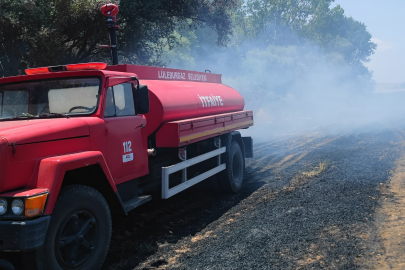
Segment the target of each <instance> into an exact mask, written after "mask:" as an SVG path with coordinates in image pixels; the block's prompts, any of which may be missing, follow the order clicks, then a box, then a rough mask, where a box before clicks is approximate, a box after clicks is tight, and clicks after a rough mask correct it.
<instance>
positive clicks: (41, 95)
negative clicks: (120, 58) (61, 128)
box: [0, 78, 100, 119]
mask: <svg viewBox="0 0 405 270" xmlns="http://www.w3.org/2000/svg"><path fill="white" fill-rule="evenodd" d="M99 89H100V79H98V78H68V79H55V80H44V81H35V82H23V83H15V84H8V85H0V119H1V118H2V119H4V118H13V117H14V118H19V117H21V118H24V117H26V118H30V117H41V116H52V115H54V116H57V115H76V114H90V113H93V112H94V111H95V110H96V108H97V104H98V95H99Z"/></svg>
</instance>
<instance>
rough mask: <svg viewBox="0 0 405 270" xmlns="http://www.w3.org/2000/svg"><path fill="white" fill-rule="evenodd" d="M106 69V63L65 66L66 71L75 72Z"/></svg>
mask: <svg viewBox="0 0 405 270" xmlns="http://www.w3.org/2000/svg"><path fill="white" fill-rule="evenodd" d="M106 67H107V64H106V63H101V62H94V63H83V64H72V65H67V66H66V69H67V70H68V71H76V70H89V69H105V68H106Z"/></svg>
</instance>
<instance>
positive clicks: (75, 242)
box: [0, 4, 253, 270]
mask: <svg viewBox="0 0 405 270" xmlns="http://www.w3.org/2000/svg"><path fill="white" fill-rule="evenodd" d="M101 11H102V12H103V14H104V15H106V17H107V28H108V30H109V32H110V36H111V38H110V40H111V44H110V45H107V46H104V47H106V48H109V49H111V54H112V58H113V61H112V62H113V65H111V66H107V64H105V63H81V64H69V65H60V66H51V67H40V68H31V69H27V70H26V75H21V76H14V77H7V78H1V79H0V174H1V175H0V228H1V229H0V252H1V253H2V255H3V256H2V257H6V258H7V254H9V252H21V253H22V254H23V255H24V258H29V268H30V269H33V268H34V267H37V268H38V269H52V270H53V269H99V268H100V267H101V266H102V263H103V261H104V258H105V256H106V254H107V252H108V247H109V243H110V238H111V224H112V221H111V216H112V214H123V215H125V214H127V213H128V212H129V211H131V210H133V209H135V208H137V207H139V206H141V205H143V204H145V203H147V202H148V201H150V200H152V199H168V198H170V197H172V196H175V195H176V194H178V193H179V192H182V191H184V190H186V189H187V188H189V187H191V186H193V185H196V184H198V183H199V182H201V181H204V180H206V179H208V178H210V179H212V180H213V181H214V182H215V183H216V184H217V185H218V186H219V187H220V189H221V190H222V191H224V192H234V193H236V192H238V191H239V190H240V189H241V188H242V182H243V176H244V167H245V159H246V158H251V157H252V156H253V146H252V139H251V138H250V137H242V136H241V134H240V133H239V132H238V130H241V129H246V128H249V127H250V126H252V125H253V112H252V111H246V110H244V100H243V97H242V96H241V95H240V94H239V93H238V92H237V91H236V90H234V89H232V88H231V87H228V86H226V85H224V84H222V82H221V75H219V74H213V73H209V72H196V71H188V70H178V69H170V68H162V67H149V66H138V65H130V64H118V52H117V49H118V45H117V43H116V41H117V38H116V32H117V30H118V26H117V24H116V18H115V17H116V15H117V14H118V6H116V5H113V4H107V5H104V6H103V7H102V9H101ZM155 194H157V196H156V195H155ZM152 195H153V197H152ZM4 254H5V255H6V256H4Z"/></svg>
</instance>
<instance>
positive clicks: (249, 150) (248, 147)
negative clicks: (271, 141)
mask: <svg viewBox="0 0 405 270" xmlns="http://www.w3.org/2000/svg"><path fill="white" fill-rule="evenodd" d="M242 141H243V144H244V146H245V158H253V139H252V137H242Z"/></svg>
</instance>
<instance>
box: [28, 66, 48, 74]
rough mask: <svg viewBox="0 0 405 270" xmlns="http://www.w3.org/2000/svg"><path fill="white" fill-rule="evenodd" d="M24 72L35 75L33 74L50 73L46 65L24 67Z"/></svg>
mask: <svg viewBox="0 0 405 270" xmlns="http://www.w3.org/2000/svg"><path fill="white" fill-rule="evenodd" d="M25 73H27V75H35V74H43V73H50V71H49V69H48V68H47V67H40V68H30V69H26V70H25Z"/></svg>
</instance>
